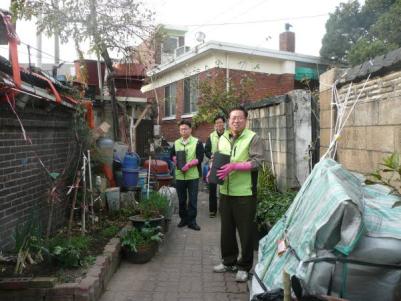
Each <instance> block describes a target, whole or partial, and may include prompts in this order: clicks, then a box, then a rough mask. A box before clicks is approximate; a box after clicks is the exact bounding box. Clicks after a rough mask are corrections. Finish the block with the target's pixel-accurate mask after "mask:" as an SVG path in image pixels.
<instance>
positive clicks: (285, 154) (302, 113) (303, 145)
mask: <svg viewBox="0 0 401 301" xmlns="http://www.w3.org/2000/svg"><path fill="white" fill-rule="evenodd" d="M248 112H249V117H248V126H249V128H250V129H252V130H253V131H255V132H256V133H257V134H258V135H259V136H260V137H261V139H262V140H263V142H264V146H265V150H266V162H267V164H268V166H269V167H270V168H272V169H273V168H274V171H275V175H276V179H277V183H278V186H279V188H280V189H281V190H286V189H288V188H295V187H300V186H301V185H302V184H303V182H304V181H305V180H306V178H307V176H308V175H309V172H310V169H309V165H310V162H311V158H310V156H309V146H310V145H311V141H312V126H311V117H312V116H311V95H310V93H309V92H307V91H304V90H294V91H291V92H290V93H288V94H287V97H282V98H281V101H280V102H275V103H272V104H269V105H267V106H263V107H260V108H254V109H249V111H248ZM269 133H270V139H271V147H270V143H269ZM272 166H274V167H272Z"/></svg>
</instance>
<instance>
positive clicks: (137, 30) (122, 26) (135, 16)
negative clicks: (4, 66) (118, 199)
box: [12, 0, 154, 136]
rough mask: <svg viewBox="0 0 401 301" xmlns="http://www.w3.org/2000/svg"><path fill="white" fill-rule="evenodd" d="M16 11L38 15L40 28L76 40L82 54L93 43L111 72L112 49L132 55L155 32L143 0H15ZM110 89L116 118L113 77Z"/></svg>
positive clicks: (26, 15)
mask: <svg viewBox="0 0 401 301" xmlns="http://www.w3.org/2000/svg"><path fill="white" fill-rule="evenodd" d="M12 11H13V14H14V16H17V18H19V19H27V20H30V19H32V17H36V25H37V28H38V30H39V31H41V32H44V33H46V34H48V35H49V36H51V35H55V34H57V35H58V36H59V37H60V40H61V42H64V43H66V42H67V41H71V40H72V41H74V43H75V45H76V48H77V52H78V53H79V54H80V55H79V56H80V57H81V56H82V52H81V46H82V45H83V44H84V43H86V44H89V46H90V50H91V51H92V52H94V53H95V54H97V55H98V56H101V57H102V58H103V60H104V62H105V64H106V67H107V70H108V72H109V73H110V74H112V73H113V62H112V59H111V57H110V51H116V52H118V53H120V54H122V55H124V56H131V55H132V51H133V47H132V46H133V45H135V44H137V43H139V42H142V41H144V40H146V39H148V38H149V37H150V36H151V34H152V33H153V31H154V25H153V19H154V13H153V12H152V11H151V10H149V9H147V8H146V7H145V5H144V4H143V3H142V2H141V1H139V0H63V1H60V0H13V3H12ZM108 88H109V91H110V95H111V98H112V107H113V112H114V113H115V114H113V115H114V116H115V117H116V116H117V114H116V100H115V86H114V81H113V80H109V81H108ZM116 125H117V123H115V128H116ZM115 131H116V129H115ZM115 136H118V134H116V133H115Z"/></svg>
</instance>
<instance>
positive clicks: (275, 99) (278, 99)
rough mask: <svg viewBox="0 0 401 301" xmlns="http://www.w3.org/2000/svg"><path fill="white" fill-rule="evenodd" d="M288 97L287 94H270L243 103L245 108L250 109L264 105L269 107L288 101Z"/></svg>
mask: <svg viewBox="0 0 401 301" xmlns="http://www.w3.org/2000/svg"><path fill="white" fill-rule="evenodd" d="M289 100H290V99H289V97H288V95H287V94H285V95H278V96H271V97H267V98H263V99H261V100H259V101H257V102H252V103H247V104H245V105H244V107H245V109H247V110H252V109H259V108H264V107H270V106H273V105H276V104H279V103H282V102H288V101H289Z"/></svg>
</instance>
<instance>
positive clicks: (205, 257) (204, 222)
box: [100, 191, 249, 301]
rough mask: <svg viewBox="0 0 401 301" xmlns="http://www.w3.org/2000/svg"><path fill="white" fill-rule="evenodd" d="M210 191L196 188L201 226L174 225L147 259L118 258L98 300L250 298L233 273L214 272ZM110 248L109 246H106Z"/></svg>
mask: <svg viewBox="0 0 401 301" xmlns="http://www.w3.org/2000/svg"><path fill="white" fill-rule="evenodd" d="M208 211H209V210H208V195H207V193H205V192H204V191H200V192H199V197H198V217H197V222H198V224H199V225H200V226H201V231H199V232H198V231H193V230H191V229H188V228H185V227H184V228H177V226H176V225H177V223H178V221H179V218H178V216H177V215H173V219H172V223H171V227H170V232H169V233H167V239H166V241H165V242H164V243H163V245H162V246H161V247H160V249H159V252H158V253H157V254H156V256H155V257H154V258H153V259H152V260H151V261H150V262H149V263H146V264H142V265H136V264H129V263H127V262H124V261H122V262H121V265H120V267H119V269H118V270H117V271H116V273H115V274H114V276H113V278H112V279H111V281H110V282H109V284H108V287H107V288H106V292H105V293H104V294H103V296H102V298H101V299H100V301H136V300H141V301H148V300H149V301H187V300H188V301H197V300H201V301H215V300H216V301H238V300H248V299H249V293H248V292H247V286H246V284H238V283H236V282H235V273H224V274H217V273H213V266H214V265H216V264H218V263H220V218H219V217H217V218H213V219H211V218H209V212H208ZM110 251H112V250H110Z"/></svg>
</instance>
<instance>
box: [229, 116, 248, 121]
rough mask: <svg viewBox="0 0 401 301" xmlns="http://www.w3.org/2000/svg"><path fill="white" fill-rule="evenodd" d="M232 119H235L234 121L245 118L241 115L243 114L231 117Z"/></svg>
mask: <svg viewBox="0 0 401 301" xmlns="http://www.w3.org/2000/svg"><path fill="white" fill-rule="evenodd" d="M230 119H231V120H233V121H243V120H245V118H244V117H241V116H234V117H230Z"/></svg>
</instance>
